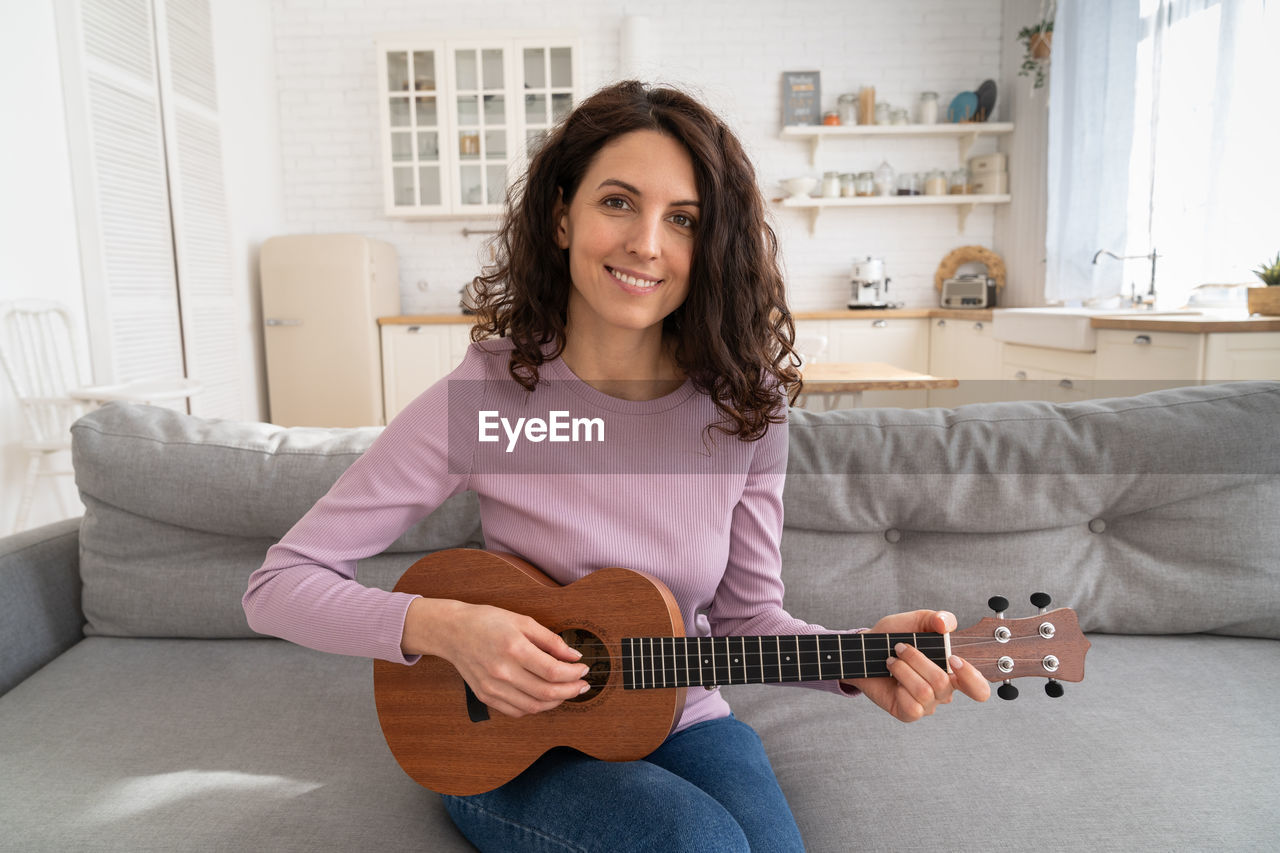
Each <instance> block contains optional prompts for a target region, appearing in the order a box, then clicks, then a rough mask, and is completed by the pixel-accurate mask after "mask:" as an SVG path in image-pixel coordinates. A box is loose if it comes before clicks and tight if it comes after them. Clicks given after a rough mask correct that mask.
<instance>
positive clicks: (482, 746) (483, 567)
mask: <svg viewBox="0 0 1280 853" xmlns="http://www.w3.org/2000/svg"><path fill="white" fill-rule="evenodd" d="M499 563H505V564H506V565H505V566H503V565H500V564H499ZM395 590H396V591H397V592H407V593H411V594H416V595H422V596H424V597H427V598H445V599H453V600H457V601H465V602H469V603H474V604H489V605H493V606H495V607H502V608H504V609H507V610H511V611H514V612H516V613H522V614H524V615H526V616H530V617H532V618H534V619H536V620H537V621H538V622H539V623H540V624H542V625H544V626H546V627H548V628H550V629H551V630H552V631H556V632H557V633H566V632H572V633H568V634H566V636H568V637H573V638H574V639H576V640H577V641H578V642H580V643H582V648H581V649H580V651H582V652H583V655H584V658H583V662H584V663H587V664H588V665H590V666H592V673H591V674H590V675H589V676H588V681H589V682H590V683H592V684H598V685H600V686H598V687H593V689H591V690H590V691H588V692H587V693H586V694H585V695H584V696H582V697H580V698H579V699H578V700H574V701H568V702H563V703H561V704H560V705H559V706H558V707H556V708H554V709H552V710H551V711H546V712H543V713H541V714H533V715H530V716H527V717H521V718H511V717H506V716H503V715H502V714H499V713H497V712H489V711H488V709H484V708H483V706H478V700H474V698H473V699H472V703H471V705H470V707H469V705H468V696H467V693H468V690H467V687H466V685H465V683H464V682H463V679H462V676H461V675H459V674H458V671H457V670H456V669H454V668H453V666H452V665H451V664H450V663H448V662H447V661H445V660H443V659H441V658H438V657H431V656H424V657H422V658H421V659H420V660H419V661H418V662H417V663H416V664H414V665H413V666H404V665H402V664H396V663H391V662H389V661H381V660H379V661H374V671H373V680H374V697H375V701H376V704H377V708H378V719H379V721H380V723H381V724H382V733H383V735H384V736H385V737H386V740H387V745H388V746H389V747H390V748H391V751H392V753H393V754H394V755H395V757H396V760H397V761H398V762H399V763H400V766H401V767H402V768H404V771H405V772H406V773H408V774H409V776H410V777H412V778H413V779H414V780H415V781H417V782H418V783H419V784H421V785H424V786H426V787H427V788H430V789H431V790H433V791H437V792H439V793H443V794H454V795H468V794H477V793H482V792H484V791H489V790H492V789H493V788H496V787H498V786H499V785H501V784H503V783H505V782H507V781H509V780H510V779H512V778H513V777H515V776H516V775H518V774H519V773H520V772H521V771H523V770H524V769H525V768H527V767H528V766H529V765H530V764H532V763H533V762H534V761H535V760H537V758H538V757H539V756H541V755H542V754H543V753H544V752H546V751H547V750H549V749H551V748H553V747H557V746H570V747H573V748H575V749H578V750H580V751H582V752H585V753H587V754H588V755H592V756H595V757H597V758H601V759H605V760H608V761H631V760H635V759H639V758H643V757H644V756H646V755H648V754H649V753H651V752H652V751H653V750H655V749H657V748H658V746H660V745H661V744H662V741H663V740H665V739H666V737H667V735H668V734H670V733H671V730H672V729H673V728H674V727H675V724H676V722H677V721H678V720H679V718H680V711H681V709H682V708H683V706H684V694H685V689H684V688H677V689H670V690H624V689H622V676H623V673H622V667H621V663H620V658H619V656H620V639H621V638H622V637H637V636H639V637H676V636H683V635H684V623H683V620H682V619H681V616H680V608H679V606H678V605H677V604H676V602H675V599H674V598H673V597H672V595H671V593H670V592H669V591H668V590H667V588H666V587H665V586H664V585H662V584H661V583H656V582H654V581H652V580H651V579H650V578H649V577H648V576H647V575H644V574H643V573H639V572H634V571H628V570H624V569H610V568H605V569H600V570H598V571H596V572H593V573H592V574H590V575H588V576H587V577H585V578H583V579H582V580H579V581H577V582H575V583H572V584H570V585H568V586H560V585H559V584H557V583H556V582H555V581H553V580H551V579H550V578H548V577H547V576H546V575H544V574H543V573H542V572H540V571H538V570H537V569H536V568H534V567H533V566H531V565H530V564H529V563H527V562H525V561H524V560H522V559H520V558H519V557H516V556H513V555H511V554H495V553H493V552H486V551H475V550H470V549H454V550H450V551H440V552H436V553H434V554H429V555H427V556H426V557H423V558H422V559H421V560H419V561H418V562H416V563H414V564H413V566H411V567H410V568H409V570H408V571H406V572H405V574H404V576H403V577H401V579H400V581H399V583H397V584H396V586H395ZM574 639H570V645H575V642H574ZM597 641H598V642H600V643H602V644H603V647H597V646H595V643H596V642H597ZM605 650H607V656H606V654H605ZM477 711H479V714H477ZM475 716H482V717H484V718H482V719H479V720H476V719H473V717H475Z"/></svg>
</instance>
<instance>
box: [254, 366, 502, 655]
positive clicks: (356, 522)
mask: <svg viewBox="0 0 1280 853" xmlns="http://www.w3.org/2000/svg"><path fill="white" fill-rule="evenodd" d="M482 379H483V366H482V365H481V363H480V358H479V356H478V355H477V354H475V353H474V350H473V351H472V352H469V353H468V356H467V358H466V359H465V360H464V361H463V364H462V365H461V366H460V367H459V368H458V369H457V370H456V371H454V373H452V374H450V376H449V377H447V378H446V379H443V380H441V381H440V382H438V383H436V384H435V385H434V386H432V387H431V388H430V389H428V390H427V391H426V392H424V393H423V394H422V395H421V396H419V397H418V398H417V399H416V400H414V401H413V402H412V403H411V404H410V405H409V406H408V407H407V408H406V409H405V410H404V411H403V412H402V413H401V414H400V415H399V416H397V417H396V418H394V419H393V420H392V422H391V424H389V425H388V426H387V428H386V429H385V430H384V431H383V432H382V434H381V435H380V436H379V437H378V438H377V439H376V440H375V441H374V443H373V444H372V445H371V446H370V447H369V449H368V450H367V451H366V452H365V453H364V454H363V455H362V456H361V457H360V458H359V459H357V460H356V461H355V463H353V464H352V465H351V467H350V468H348V469H347V470H346V471H345V472H344V473H343V474H342V476H341V477H339V478H338V481H337V482H336V483H334V485H333V487H332V488H331V489H330V490H329V492H328V493H327V494H326V495H325V496H324V497H323V498H321V499H320V500H319V501H318V502H316V504H315V506H313V507H312V508H311V509H310V510H309V511H308V512H307V514H306V515H304V516H303V517H302V518H301V519H300V520H299V521H298V523H297V524H295V525H294V526H293V528H292V529H291V530H289V532H288V533H287V534H285V536H284V538H283V539H281V540H280V542H278V543H277V544H275V545H273V546H272V547H271V548H270V549H269V550H268V551H267V555H266V559H265V561H264V562H263V565H262V567H261V568H259V569H258V570H257V571H255V572H254V573H253V574H252V575H251V576H250V578H249V584H248V589H247V591H246V592H245V595H244V598H243V602H242V603H243V606H244V610H245V614H246V616H247V617H248V619H249V625H250V627H252V628H253V630H255V631H257V632H259V633H263V634H270V635H273V636H277V637H283V638H284V639H287V640H291V641H293V642H295V643H298V644H300V645H304V646H308V647H310V648H314V649H319V650H321V651H326V652H335V653H338V654H347V655H359V656H363V657H374V658H382V659H384V660H390V661H396V662H402V663H412V662H414V661H415V660H417V658H416V657H406V656H405V655H404V654H403V652H402V651H401V649H400V640H401V636H402V634H403V632H404V619H405V613H406V612H407V611H408V608H409V603H410V602H411V601H412V600H413V598H414V596H411V595H406V594H404V593H395V592H389V591H386V590H382V589H376V588H372V587H367V586H364V585H362V584H360V583H359V582H358V581H357V580H356V563H357V561H359V560H361V559H364V558H365V557H369V556H372V555H374V554H378V553H381V552H382V551H384V550H385V549H386V548H387V546H388V545H390V544H391V543H392V542H394V541H395V540H396V539H397V538H399V537H400V536H401V535H402V534H403V533H404V532H405V531H406V530H408V529H409V528H410V527H412V526H413V525H414V524H416V523H417V522H418V521H419V520H421V519H422V518H424V517H426V516H427V515H429V514H430V513H431V512H432V511H433V510H435V509H436V508H437V507H438V506H439V505H440V504H441V503H443V502H444V501H445V500H446V499H448V498H449V497H450V496H452V495H455V494H458V493H459V492H462V491H464V490H465V489H466V487H467V485H466V484H467V479H468V471H467V470H465V464H464V463H466V462H468V461H469V457H467V458H465V459H462V460H459V459H458V458H456V456H457V450H458V448H456V447H455V458H453V459H452V460H451V458H450V452H449V408H450V405H449V404H450V385H451V384H453V397H454V403H455V404H458V403H460V402H464V401H461V400H460V399H459V397H471V396H475V395H478V394H481V393H483V382H482V381H475V380H482ZM465 402H466V403H468V404H469V405H471V406H472V408H474V403H472V402H471V401H470V400H466V401H465ZM451 463H452V464H451Z"/></svg>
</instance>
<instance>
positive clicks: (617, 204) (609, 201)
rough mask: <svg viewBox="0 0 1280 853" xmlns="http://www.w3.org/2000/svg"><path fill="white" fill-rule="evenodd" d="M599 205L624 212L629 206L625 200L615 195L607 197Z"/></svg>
mask: <svg viewBox="0 0 1280 853" xmlns="http://www.w3.org/2000/svg"><path fill="white" fill-rule="evenodd" d="M601 204H603V205H604V206H605V207H609V208H612V209H614V210H626V209H627V208H628V207H630V206H631V205H630V204H628V203H627V200H626V199H625V198H621V197H619V196H616V195H615V196H609V197H608V198H606V199H605V200H604V201H602V202H601Z"/></svg>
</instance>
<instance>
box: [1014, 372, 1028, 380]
mask: <svg viewBox="0 0 1280 853" xmlns="http://www.w3.org/2000/svg"><path fill="white" fill-rule="evenodd" d="M1013 378H1014V379H1026V378H1027V371H1025V370H1019V371H1018V372H1017V373H1015V374H1013Z"/></svg>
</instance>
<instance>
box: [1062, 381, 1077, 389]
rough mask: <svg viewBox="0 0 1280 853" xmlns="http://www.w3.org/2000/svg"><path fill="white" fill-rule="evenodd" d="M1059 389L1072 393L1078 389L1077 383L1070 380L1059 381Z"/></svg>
mask: <svg viewBox="0 0 1280 853" xmlns="http://www.w3.org/2000/svg"><path fill="white" fill-rule="evenodd" d="M1058 387H1059V388H1063V389H1065V390H1067V391H1070V390H1071V389H1072V388H1075V387H1076V383H1074V382H1072V381H1071V380H1070V379H1059V380H1058Z"/></svg>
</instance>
